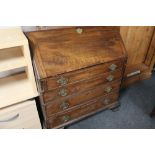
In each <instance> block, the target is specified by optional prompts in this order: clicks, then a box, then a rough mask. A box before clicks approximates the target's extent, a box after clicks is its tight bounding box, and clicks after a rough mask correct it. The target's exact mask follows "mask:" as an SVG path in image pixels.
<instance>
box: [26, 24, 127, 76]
mask: <svg viewBox="0 0 155 155" xmlns="http://www.w3.org/2000/svg"><path fill="white" fill-rule="evenodd" d="M27 36H28V39H29V41H30V46H31V49H32V53H33V58H34V61H35V65H36V68H37V71H38V75H39V77H38V78H40V79H42V78H47V77H52V76H55V75H58V74H62V73H66V72H70V71H74V70H78V69H81V68H85V67H89V66H93V65H97V64H100V63H105V62H109V61H112V60H116V59H119V58H122V57H125V51H124V46H123V43H122V40H121V37H120V34H119V31H118V30H116V29H113V28H110V29H108V28H106V27H80V29H79V28H77V27H72V28H65V29H64V28H63V29H55V30H47V31H39V32H30V33H27Z"/></svg>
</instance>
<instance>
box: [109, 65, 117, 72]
mask: <svg viewBox="0 0 155 155" xmlns="http://www.w3.org/2000/svg"><path fill="white" fill-rule="evenodd" d="M116 68H117V65H115V64H111V66H109V69H110V70H111V71H115V70H116Z"/></svg>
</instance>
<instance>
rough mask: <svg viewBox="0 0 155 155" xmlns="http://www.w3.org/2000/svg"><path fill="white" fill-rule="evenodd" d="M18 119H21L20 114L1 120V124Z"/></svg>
mask: <svg viewBox="0 0 155 155" xmlns="http://www.w3.org/2000/svg"><path fill="white" fill-rule="evenodd" d="M18 117H19V114H16V115H15V116H12V117H11V118H7V119H4V120H0V123H5V122H11V121H14V120H16V119H17V118H18Z"/></svg>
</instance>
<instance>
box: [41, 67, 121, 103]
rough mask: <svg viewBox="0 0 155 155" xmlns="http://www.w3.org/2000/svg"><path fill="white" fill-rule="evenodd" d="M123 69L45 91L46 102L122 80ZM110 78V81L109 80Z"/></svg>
mask: <svg viewBox="0 0 155 155" xmlns="http://www.w3.org/2000/svg"><path fill="white" fill-rule="evenodd" d="M121 75H122V70H117V71H115V72H114V73H105V74H103V75H100V76H98V77H96V78H92V79H89V80H84V81H80V82H77V83H75V84H71V85H67V86H65V87H61V88H58V89H55V90H52V91H48V92H44V93H43V98H44V101H45V102H48V101H52V100H55V99H57V98H59V99H63V98H65V97H67V96H70V95H73V94H76V93H77V92H78V93H80V92H83V91H86V90H89V89H92V88H95V87H97V86H100V85H103V84H105V83H107V84H108V83H109V85H110V84H111V81H117V80H121ZM109 80H110V81H109Z"/></svg>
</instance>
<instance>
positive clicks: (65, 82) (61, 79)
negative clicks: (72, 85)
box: [57, 76, 68, 86]
mask: <svg viewBox="0 0 155 155" xmlns="http://www.w3.org/2000/svg"><path fill="white" fill-rule="evenodd" d="M57 83H59V84H61V85H62V86H63V85H66V84H67V83H68V79H66V78H64V77H63V76H61V77H60V79H58V80H57Z"/></svg>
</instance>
